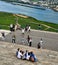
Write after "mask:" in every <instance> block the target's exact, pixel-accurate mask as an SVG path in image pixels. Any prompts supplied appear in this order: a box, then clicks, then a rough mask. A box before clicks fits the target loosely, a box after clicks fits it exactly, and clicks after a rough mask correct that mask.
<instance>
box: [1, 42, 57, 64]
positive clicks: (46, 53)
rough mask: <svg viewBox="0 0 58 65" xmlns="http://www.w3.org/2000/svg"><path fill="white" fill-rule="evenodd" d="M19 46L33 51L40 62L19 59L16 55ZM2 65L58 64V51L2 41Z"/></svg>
mask: <svg viewBox="0 0 58 65" xmlns="http://www.w3.org/2000/svg"><path fill="white" fill-rule="evenodd" d="M17 48H20V49H22V50H24V51H25V50H26V49H27V50H29V51H31V50H32V51H33V52H34V53H35V55H36V56H37V58H38V62H35V63H33V62H30V61H26V60H20V59H17V58H16V56H15V53H16V50H17ZM0 65H58V52H55V51H50V50H45V49H43V50H40V49H36V48H32V47H28V46H23V45H19V44H12V43H7V42H0Z"/></svg>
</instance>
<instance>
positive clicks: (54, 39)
mask: <svg viewBox="0 0 58 65" xmlns="http://www.w3.org/2000/svg"><path fill="white" fill-rule="evenodd" d="M13 34H15V35H16V43H18V44H21V39H22V34H21V31H20V30H17V31H15V32H14V33H12V34H10V33H9V34H8V35H6V39H5V41H6V42H11V40H12V35H13ZM27 35H30V36H31V37H32V39H33V43H32V46H33V47H37V44H38V42H39V41H40V39H41V38H42V39H43V48H44V49H49V50H54V51H58V33H54V32H47V31H39V30H31V32H30V33H28V32H26V33H25V35H24V38H25V45H27V42H26V38H27Z"/></svg>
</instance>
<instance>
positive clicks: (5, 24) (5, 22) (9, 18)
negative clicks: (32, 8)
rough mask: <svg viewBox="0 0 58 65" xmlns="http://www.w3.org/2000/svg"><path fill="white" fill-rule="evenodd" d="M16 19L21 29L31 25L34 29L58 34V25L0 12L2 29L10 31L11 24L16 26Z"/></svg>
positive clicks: (0, 27)
mask: <svg viewBox="0 0 58 65" xmlns="http://www.w3.org/2000/svg"><path fill="white" fill-rule="evenodd" d="M16 17H17V18H18V23H19V24H20V25H21V27H22V28H23V27H25V26H26V25H30V26H31V28H32V29H37V30H38V29H40V30H45V31H52V32H58V24H54V23H49V22H44V21H39V20H36V19H34V18H32V17H27V18H24V17H21V16H14V15H13V14H11V13H6V12H0V29H9V25H10V24H16Z"/></svg>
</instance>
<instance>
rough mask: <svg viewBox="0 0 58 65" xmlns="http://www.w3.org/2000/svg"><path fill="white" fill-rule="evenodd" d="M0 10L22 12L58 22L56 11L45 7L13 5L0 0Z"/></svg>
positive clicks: (47, 20) (43, 19)
mask: <svg viewBox="0 0 58 65" xmlns="http://www.w3.org/2000/svg"><path fill="white" fill-rule="evenodd" d="M0 11H3V12H9V13H16V14H24V15H27V16H31V17H33V18H36V19H38V20H42V21H46V22H52V23H56V24H58V12H55V11H53V10H51V9H47V8H46V9H45V10H41V9H35V8H30V7H25V6H20V5H13V4H11V3H6V2H3V1H0Z"/></svg>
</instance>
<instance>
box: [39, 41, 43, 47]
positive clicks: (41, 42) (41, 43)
mask: <svg viewBox="0 0 58 65" xmlns="http://www.w3.org/2000/svg"><path fill="white" fill-rule="evenodd" d="M42 45H43V41H42V40H41V41H40V46H41V48H42Z"/></svg>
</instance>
